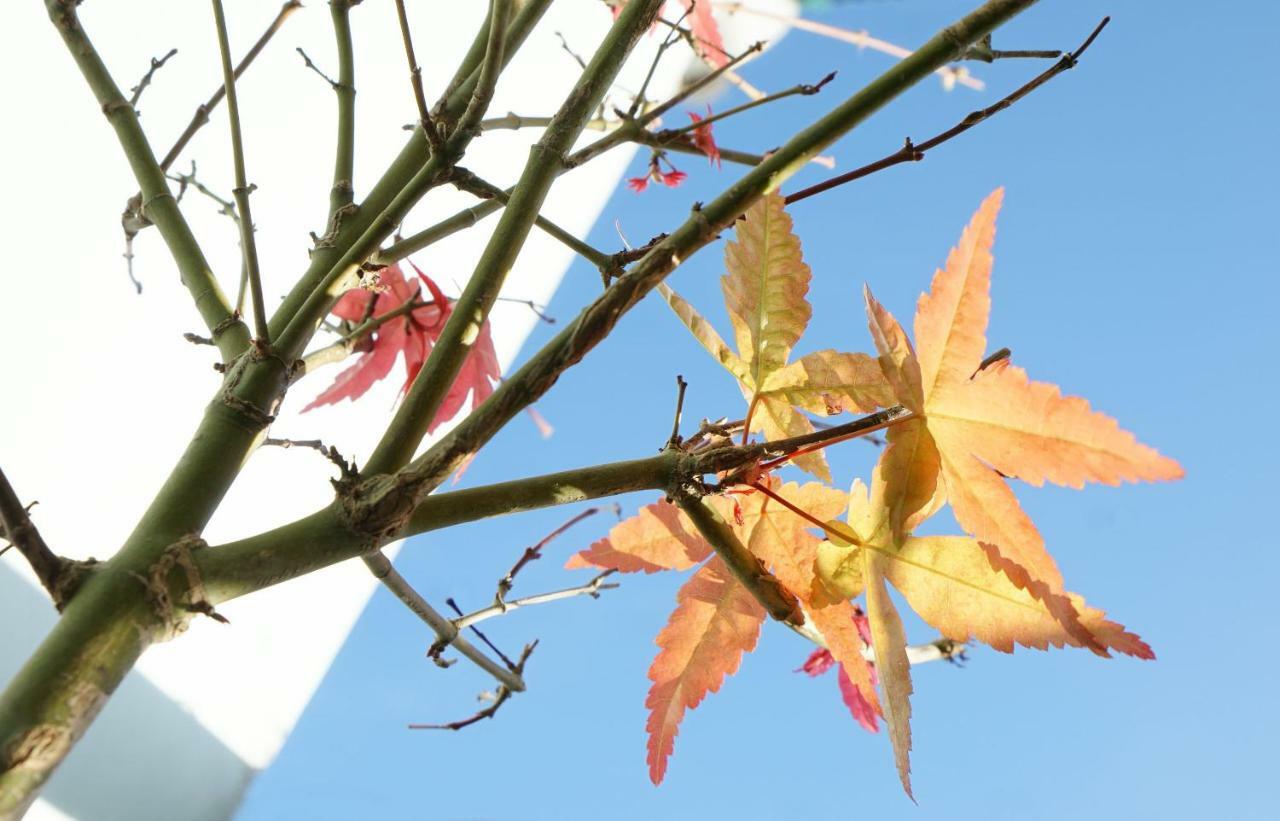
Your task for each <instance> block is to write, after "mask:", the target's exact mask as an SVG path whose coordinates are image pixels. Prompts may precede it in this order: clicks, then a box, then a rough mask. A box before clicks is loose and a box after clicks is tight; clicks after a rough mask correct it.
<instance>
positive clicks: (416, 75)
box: [396, 0, 441, 150]
mask: <svg viewBox="0 0 1280 821" xmlns="http://www.w3.org/2000/svg"><path fill="white" fill-rule="evenodd" d="M396 17H397V18H398V19H399V21H400V39H402V40H404V56H405V60H407V61H408V63H409V84H410V85H411V86H412V87H413V101H414V102H415V103H416V104H417V106H418V122H419V124H421V126H422V131H423V133H424V134H426V135H427V141H428V142H430V143H431V146H432V149H433V150H434V149H436V148H438V147H439V146H440V145H441V139H440V132H439V130H437V129H436V123H435V120H433V119H431V112H430V111H428V110H427V96H426V93H425V92H424V91H423V90H422V66H420V65H418V58H417V56H416V55H415V54H414V53H413V35H412V34H411V33H410V31H409V15H408V13H407V12H406V11H405V8H404V0H396Z"/></svg>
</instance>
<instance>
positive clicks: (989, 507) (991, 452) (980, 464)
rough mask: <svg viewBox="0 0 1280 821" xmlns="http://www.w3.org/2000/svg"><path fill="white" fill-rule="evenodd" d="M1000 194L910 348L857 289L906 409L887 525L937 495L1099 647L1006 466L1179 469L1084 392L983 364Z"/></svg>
mask: <svg viewBox="0 0 1280 821" xmlns="http://www.w3.org/2000/svg"><path fill="white" fill-rule="evenodd" d="M1002 197H1003V191H1002V190H997V191H995V192H994V193H993V194H991V196H989V197H987V199H986V200H985V201H984V202H983V203H982V205H981V207H980V208H979V209H978V211H977V213H975V214H974V216H973V218H972V220H970V222H969V225H968V227H966V228H965V231H964V234H963V235H962V236H961V239H960V242H959V244H958V245H957V246H956V247H955V248H953V249H952V251H951V253H950V255H949V256H948V258H947V264H946V267H945V268H943V269H941V270H939V271H938V272H937V273H936V274H935V275H934V278H933V283H932V286H931V288H930V290H929V292H928V293H926V294H924V295H923V296H921V298H920V301H919V304H918V306H917V310H916V319H915V337H916V343H917V344H918V345H919V353H918V355H917V353H916V351H915V350H914V349H913V348H912V346H911V342H910V341H909V340H908V339H907V337H906V334H905V332H904V331H903V330H902V327H901V325H899V324H898V321H897V320H896V319H894V317H893V315H892V314H890V313H889V312H888V311H887V310H886V309H885V308H884V307H883V306H881V305H880V304H879V303H878V302H876V300H875V298H874V297H873V296H872V295H871V292H870V290H869V289H868V290H867V291H866V292H865V296H866V303H867V315H868V318H869V321H870V326H871V333H872V337H873V339H874V340H875V343H876V347H877V350H878V351H879V353H880V358H879V360H880V365H881V368H882V369H883V371H884V374H885V379H886V381H887V382H888V383H889V384H890V385H892V386H893V390H894V393H895V395H896V396H897V399H898V401H899V402H900V403H901V404H902V405H904V406H906V407H907V408H909V409H910V410H912V411H913V412H914V413H915V417H914V418H912V419H911V420H909V421H907V422H905V423H902V424H900V425H896V426H895V427H894V428H893V429H892V430H891V431H890V434H889V437H888V438H889V442H890V445H889V448H888V450H887V451H886V452H885V454H884V455H883V457H882V460H881V463H880V468H879V469H880V470H881V471H882V472H883V474H884V476H885V477H886V478H885V482H886V487H885V490H884V492H883V500H884V504H885V505H886V508H887V513H888V523H889V527H890V528H891V531H892V534H893V537H894V539H895V540H896V541H898V542H901V541H902V539H903V538H904V537H905V535H906V534H907V533H908V532H909V531H910V530H911V529H912V528H913V527H914V526H915V525H916V524H918V523H919V522H920V521H922V520H923V519H924V518H927V517H928V516H929V515H931V514H932V513H933V512H934V511H936V510H937V509H938V507H940V506H941V504H942V502H943V500H944V499H945V501H947V502H949V503H950V504H951V507H952V509H953V510H954V512H955V515H956V519H957V520H958V521H959V522H960V525H961V526H962V527H963V528H964V529H965V530H966V531H968V532H969V533H970V534H972V535H973V536H975V537H976V538H977V540H978V542H980V543H981V546H982V547H981V549H982V550H983V551H984V552H986V553H987V554H988V559H989V561H990V563H991V564H992V565H993V566H995V567H998V568H999V569H1000V570H1002V571H1004V573H1005V574H1006V576H1007V577H1008V578H1009V579H1010V580H1011V581H1012V582H1014V583H1015V584H1016V585H1017V586H1018V587H1020V588H1022V589H1024V590H1025V591H1026V592H1028V593H1029V594H1031V595H1032V596H1034V597H1035V598H1037V599H1039V600H1041V601H1042V602H1043V603H1044V604H1045V605H1046V607H1047V608H1048V610H1049V611H1050V612H1051V613H1052V614H1053V616H1054V618H1056V619H1057V620H1059V622H1060V623H1061V625H1062V626H1063V628H1064V629H1065V630H1067V631H1068V632H1069V633H1070V634H1071V635H1072V636H1073V637H1074V638H1075V639H1076V642H1078V643H1081V644H1083V645H1084V646H1088V647H1090V648H1091V649H1093V650H1094V651H1095V652H1099V653H1102V654H1105V653H1106V647H1107V646H1108V645H1107V643H1106V639H1107V636H1108V635H1110V634H1107V635H1095V634H1094V633H1093V632H1092V631H1091V630H1090V629H1089V628H1088V626H1087V625H1086V621H1087V619H1085V618H1084V617H1083V616H1082V614H1081V612H1080V611H1079V609H1078V608H1077V607H1076V606H1075V604H1074V602H1073V600H1072V599H1071V598H1070V596H1068V595H1067V594H1066V593H1065V591H1064V589H1063V581H1062V574H1061V572H1060V571H1059V570H1058V567H1057V564H1056V563H1055V562H1054V560H1053V558H1052V557H1051V556H1050V555H1049V553H1048V552H1047V550H1045V546H1044V540H1043V539H1042V538H1041V536H1040V534H1039V532H1038V531H1037V530H1036V528H1035V525H1034V524H1032V522H1031V520H1030V518H1028V517H1027V515H1026V513H1024V512H1023V510H1022V508H1021V506H1019V504H1018V500H1017V498H1016V497H1015V496H1014V494H1013V491H1012V490H1011V489H1010V488H1009V486H1008V484H1007V483H1006V481H1005V477H1012V478H1018V479H1023V480H1025V481H1028V482H1030V483H1031V484H1034V485H1040V484H1042V483H1043V482H1044V481H1050V482H1054V483H1056V484H1061V485H1066V486H1068V487H1077V488H1078V487H1080V486H1082V485H1083V484H1084V482H1087V481H1092V482H1103V483H1106V484H1118V483H1120V482H1121V481H1137V480H1139V479H1145V480H1158V479H1175V478H1178V477H1180V476H1181V475H1182V469H1181V468H1180V467H1179V466H1178V464H1177V463H1176V462H1174V461H1173V460H1172V459H1168V458H1167V457H1164V456H1161V455H1160V454H1159V453H1157V452H1156V451H1155V450H1153V449H1151V448H1149V447H1147V446H1145V445H1142V444H1140V443H1138V442H1137V440H1136V439H1134V437H1133V435H1132V434H1130V433H1128V432H1126V431H1124V430H1121V429H1120V427H1119V425H1118V424H1117V423H1116V422H1115V420H1114V419H1112V418H1110V417H1108V416H1106V415H1104V414H1101V413H1098V412H1096V411H1093V410H1092V409H1090V407H1089V404H1088V402H1086V401H1085V400H1084V399H1081V398H1079V397H1071V396H1068V397H1064V396H1062V394H1061V392H1060V391H1059V389H1058V388H1057V387H1056V386H1053V385H1049V384H1046V383H1041V382H1033V381H1031V380H1030V379H1028V378H1027V375H1026V373H1025V372H1024V371H1023V370H1022V369H1021V368H1016V367H1011V366H1007V365H1004V366H1001V367H997V368H990V369H985V370H983V369H981V365H982V362H983V355H984V353H985V350H986V344H987V343H986V328H987V321H988V316H989V314H990V310H991V300H990V295H989V293H990V282H991V267H992V256H991V246H992V243H993V241H994V237H995V220H996V214H997V212H998V211H999V208H1000V203H1001V199H1002ZM1002 474H1003V475H1002ZM1104 632H1105V631H1104ZM1126 635H1127V634H1126ZM1112 637H1114V636H1112ZM1117 640H1120V639H1117ZM1073 643H1074V642H1073Z"/></svg>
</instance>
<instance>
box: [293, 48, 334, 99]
mask: <svg viewBox="0 0 1280 821" xmlns="http://www.w3.org/2000/svg"><path fill="white" fill-rule="evenodd" d="M294 51H296V52H298V54H299V55H300V56H301V57H302V64H303V65H304V66H306V67H307V68H309V69H311V70H312V71H314V72H315V73H316V74H319V75H320V77H321V79H323V80H324V81H325V82H326V83H328V84H329V87H330V88H333V89H337V88H338V85H339V83H338V81H337V80H335V79H333V78H332V77H330V76H329V75H328V74H325V73H324V71H323V70H321V68H320V66H318V65H316V63H315V60H312V59H311V55H309V54H307V52H306V51H304V50H303V48H302V46H297V47H296V48H294Z"/></svg>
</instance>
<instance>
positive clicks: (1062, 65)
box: [786, 17, 1111, 205]
mask: <svg viewBox="0 0 1280 821" xmlns="http://www.w3.org/2000/svg"><path fill="white" fill-rule="evenodd" d="M1109 22H1111V18H1110V17H1104V18H1103V19H1102V22H1101V23H1099V24H1098V25H1097V27H1096V28H1094V30H1093V33H1092V34H1090V35H1089V37H1088V38H1087V39H1086V40H1085V41H1084V43H1082V44H1081V45H1080V47H1079V48H1077V49H1076V50H1075V51H1073V52H1072V53H1070V54H1064V55H1063V56H1062V59H1060V60H1059V61H1058V62H1057V63H1055V64H1054V65H1053V66H1051V67H1050V68H1049V69H1047V70H1046V71H1044V72H1042V73H1041V74H1039V75H1037V76H1036V77H1035V79H1033V80H1031V82H1029V83H1027V84H1025V85H1023V86H1021V87H1020V88H1018V89H1017V90H1016V91H1014V92H1013V93H1012V94H1009V95H1008V96H1006V97H1004V98H1003V99H1001V100H1000V101H999V102H997V103H995V104H994V105H989V106H987V107H986V108H984V109H981V110H980V111H974V112H971V113H970V114H969V115H968V116H967V117H965V118H964V119H963V120H961V121H960V122H958V123H956V124H955V125H954V126H952V127H951V128H948V129H947V130H946V131H943V132H941V133H939V134H936V135H934V136H933V137H930V138H929V139H927V140H925V141H924V142H922V143H913V142H912V141H911V140H910V139H908V140H907V141H906V144H905V145H903V147H902V148H900V149H898V150H897V151H895V152H894V153H892V154H889V155H888V156H886V157H884V158H882V159H879V160H876V161H875V162H873V163H868V164H867V165H864V166H862V167H861V168H855V169H854V170H852V171H848V172H845V173H844V174H840V175H838V176H835V177H832V178H831V179H829V180H826V181H825V182H820V183H818V184H817V185H811V186H809V187H808V188H804V189H801V190H799V191H797V192H795V193H794V194H789V195H788V196H787V198H786V202H787V204H788V205H790V204H791V203H793V202H799V201H800V200H803V199H808V198H809V197H812V196H814V195H816V194H821V193H822V192H824V191H829V190H831V189H832V188H835V187H837V186H840V185H844V184H845V183H848V182H852V181H854V180H857V179H861V178H862V177H866V176H869V175H871V174H874V173H876V172H877V171H883V170H884V169H886V168H891V167H892V166H895V165H899V164H901V163H905V162H919V161H920V160H923V159H924V157H925V153H926V152H928V151H931V150H932V149H934V148H937V147H938V146H939V145H942V144H943V143H945V142H946V141H947V140H950V139H951V138H953V137H956V136H959V135H960V134H963V133H964V132H966V131H968V130H969V129H971V128H973V127H974V126H975V125H977V124H978V123H980V122H983V121H984V120H987V119H989V118H991V117H993V116H995V115H996V114H998V113H999V112H1001V111H1004V110H1005V109H1006V108H1008V107H1009V106H1011V105H1013V104H1014V103H1016V102H1018V101H1019V100H1021V99H1022V98H1023V97H1025V96H1027V95H1028V94H1030V93H1031V92H1033V91H1035V90H1036V89H1037V88H1039V87H1040V86H1042V85H1044V84H1045V83H1047V82H1049V81H1050V80H1052V79H1053V78H1054V77H1057V76H1058V75H1059V74H1062V73H1063V72H1064V71H1068V70H1070V69H1073V68H1075V67H1076V63H1077V62H1078V61H1079V59H1080V56H1081V55H1082V54H1084V53H1085V51H1086V50H1087V49H1088V48H1089V46H1090V45H1092V44H1093V41H1094V39H1096V38H1097V36H1098V35H1099V34H1101V33H1102V29H1103V28H1105V27H1106V25H1107V23H1109Z"/></svg>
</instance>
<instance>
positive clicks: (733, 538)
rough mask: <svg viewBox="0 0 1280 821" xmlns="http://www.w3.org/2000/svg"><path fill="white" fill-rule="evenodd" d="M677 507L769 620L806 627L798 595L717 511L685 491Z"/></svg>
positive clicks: (701, 499) (698, 497) (677, 501)
mask: <svg viewBox="0 0 1280 821" xmlns="http://www.w3.org/2000/svg"><path fill="white" fill-rule="evenodd" d="M675 499H676V504H678V505H679V506H680V509H681V510H683V511H684V512H685V514H686V515H687V516H688V517H689V521H691V522H693V526H694V527H696V528H697V529H698V532H699V533H700V534H702V538H704V539H706V540H707V543H708V544H710V545H711V547H712V549H714V550H715V551H716V555H717V556H719V557H720V558H721V559H722V560H723V561H724V563H725V566H727V567H728V568H729V571H730V572H731V573H733V576H734V578H736V579H737V580H738V581H739V582H741V583H742V586H743V587H745V588H747V590H748V591H750V593H751V595H752V596H753V597H754V598H755V600H756V601H758V602H759V603H760V606H761V607H763V608H764V609H765V611H766V612H768V614H769V615H770V616H773V617H774V618H775V619H777V620H778V621H780V622H784V623H786V624H790V625H794V626H797V627H798V626H800V625H802V624H804V610H802V609H801V607H800V600H799V599H797V598H796V596H795V594H794V593H792V592H791V591H790V590H787V588H785V587H783V586H782V582H780V581H778V579H777V577H775V576H774V575H773V574H772V573H770V572H769V569H768V568H766V567H765V566H764V562H762V561H760V559H759V558H757V557H756V555H755V554H754V553H752V552H751V551H750V550H748V549H747V546H746V545H744V544H743V543H742V540H741V539H739V538H738V536H737V535H736V534H735V533H734V532H733V528H731V527H729V523H728V522H726V521H725V520H724V518H723V517H722V516H721V515H720V513H719V511H717V510H716V509H715V508H714V507H712V506H711V505H710V504H708V503H707V501H706V499H704V498H703V497H702V496H701V495H699V494H697V493H693V492H690V491H689V490H688V489H687V488H682V489H681V490H680V491H679V492H678V493H676V497H675Z"/></svg>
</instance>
